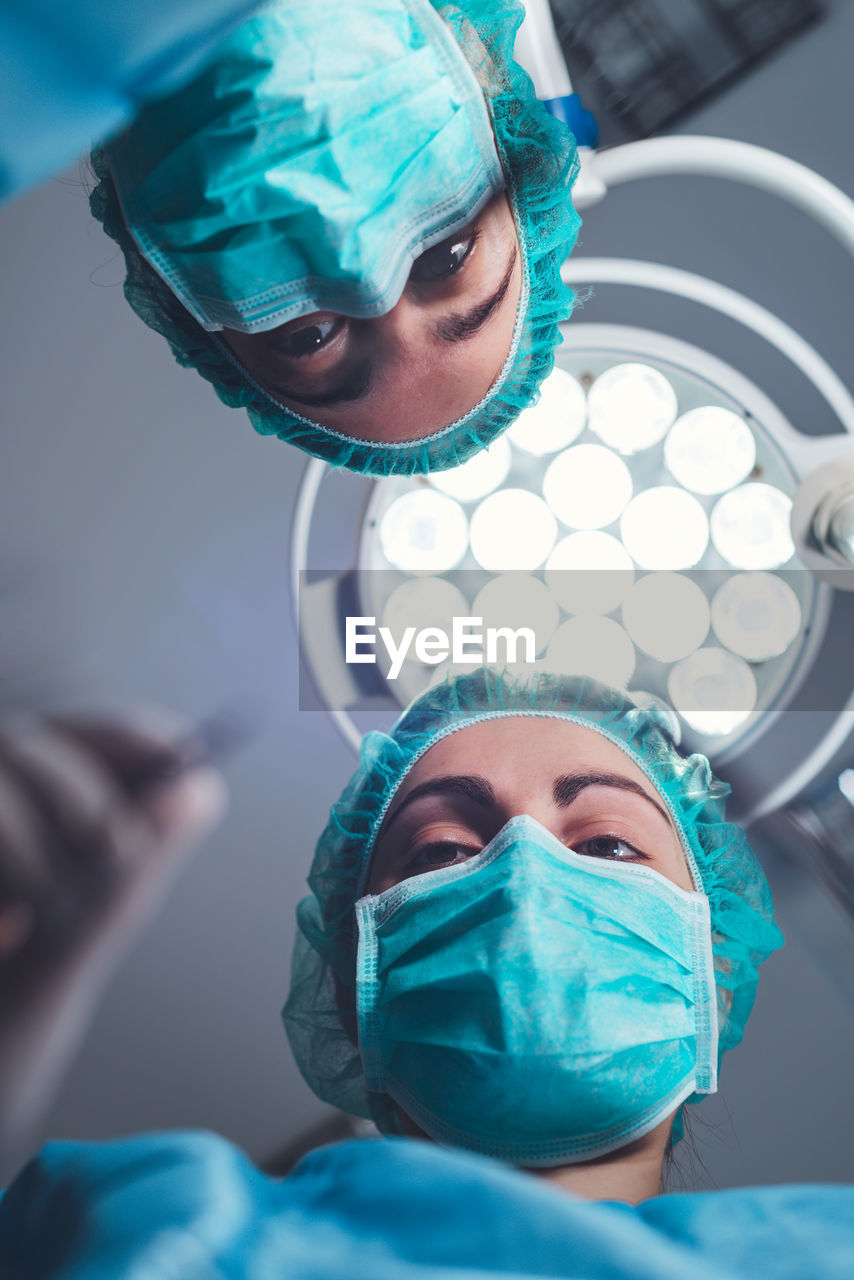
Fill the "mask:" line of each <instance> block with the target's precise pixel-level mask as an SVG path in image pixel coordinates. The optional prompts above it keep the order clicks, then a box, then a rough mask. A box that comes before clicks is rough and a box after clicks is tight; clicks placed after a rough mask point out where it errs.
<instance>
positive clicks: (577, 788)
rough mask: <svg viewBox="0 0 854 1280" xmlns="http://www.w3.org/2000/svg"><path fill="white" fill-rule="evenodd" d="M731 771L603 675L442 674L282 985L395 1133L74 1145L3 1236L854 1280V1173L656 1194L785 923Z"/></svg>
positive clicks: (343, 1266)
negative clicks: (717, 767) (733, 805)
mask: <svg viewBox="0 0 854 1280" xmlns="http://www.w3.org/2000/svg"><path fill="white" fill-rule="evenodd" d="M726 791H727V788H726V787H725V786H724V785H723V784H721V783H719V782H718V781H717V780H716V779H715V778H714V777H713V775H712V773H711V770H710V768H709V764H708V761H707V760H706V759H705V757H703V756H701V755H693V756H688V757H685V756H683V755H681V754H680V752H679V751H678V750H677V748H676V745H675V742H674V722H673V719H672V717H671V715H670V714H669V713H668V712H667V711H666V710H665V709H664V708H663V707H658V706H639V705H637V704H635V702H633V701H632V699H631V698H629V697H628V696H627V695H626V694H625V693H622V692H618V691H615V690H612V689H609V688H607V687H605V686H603V685H600V684H598V683H596V682H594V681H590V680H586V679H561V678H555V677H543V678H540V679H538V680H536V681H534V682H518V683H517V682H515V681H514V680H512V679H510V678H509V677H507V676H506V675H502V674H495V673H490V672H485V671H481V672H479V673H475V674H471V675H467V676H464V677H461V678H458V679H451V680H449V681H448V682H447V683H446V684H444V685H441V686H439V687H437V688H434V689H432V690H430V691H428V692H427V693H425V694H424V695H423V696H422V697H421V698H419V699H417V700H416V701H415V703H413V705H412V706H411V707H410V708H409V710H408V711H407V712H405V713H404V715H403V716H402V717H401V719H400V720H399V722H398V723H397V725H396V726H395V727H394V729H393V730H392V731H391V733H390V734H387V735H386V734H381V733H373V734H370V735H368V737H367V738H366V739H365V742H364V746H363V751H362V758H361V763H360V766H359V768H358V769H357V771H356V773H355V775H354V777H353V779H352V780H351V782H350V784H349V786H348V787H347V788H346V790H345V792H344V794H343V795H342V797H341V799H340V800H339V801H338V802H337V804H335V805H334V806H333V808H332V811H331V815H330V822H329V825H328V826H327V828H326V830H325V832H324V833H323V835H322V837H321V839H320V842H319V844H318V847H317V850H316V853H315V858H314V863H313V866H312V869H311V874H310V878H309V883H310V886H311V891H312V892H311V894H310V896H309V897H308V898H307V899H306V900H305V901H304V902H303V903H302V905H301V907H300V909H299V933H298V943H297V948H296V953H295V960H294V969H293V973H292V980H291V992H290V996H289V999H288V1002H287V1004H286V1006H285V1011H284V1017H285V1023H286V1027H287V1030H288V1035H289V1038H290V1041H291V1045H292V1047H293V1049H294V1052H295V1054H296V1057H297V1061H298V1062H299V1064H300V1067H301V1069H302V1071H303V1074H304V1075H305V1077H306V1079H307V1080H308V1082H309V1083H310V1084H311V1086H312V1088H313V1089H314V1090H315V1092H317V1093H318V1095H319V1096H320V1097H321V1098H323V1099H325V1100H326V1101H329V1102H331V1103H333V1104H334V1105H336V1106H340V1107H343V1108H344V1109H346V1110H348V1111H349V1112H351V1113H354V1114H357V1115H363V1116H370V1117H372V1118H373V1119H374V1120H375V1121H376V1123H377V1124H378V1126H379V1128H380V1129H381V1130H382V1132H383V1133H384V1134H385V1135H386V1136H387V1137H386V1140H385V1141H370V1140H360V1141H351V1142H346V1143H342V1144H339V1145H337V1146H332V1147H326V1148H321V1149H320V1150H318V1151H315V1152H313V1153H312V1154H311V1155H309V1156H308V1157H306V1158H305V1159H304V1160H303V1161H302V1162H301V1163H300V1164H299V1165H298V1166H297V1168H296V1169H295V1170H294V1172H293V1173H292V1174H291V1175H290V1176H289V1177H288V1178H286V1179H285V1180H284V1181H282V1182H275V1181H271V1180H270V1179H268V1178H267V1177H266V1176H264V1175H263V1174H261V1173H260V1172H259V1171H258V1170H257V1169H254V1168H253V1167H252V1166H251V1165H250V1164H249V1163H248V1161H246V1160H245V1158H244V1157H242V1156H241V1155H240V1154H239V1153H238V1152H237V1151H236V1150H235V1149H234V1148H233V1147H232V1146H231V1145H230V1144H228V1143H225V1142H223V1141H222V1140H221V1139H218V1138H214V1137H212V1136H211V1135H205V1134H161V1135H149V1136H145V1137H140V1138H136V1139H131V1140H126V1141H123V1142H117V1143H108V1144H92V1145H89V1146H87V1145H85V1144H66V1145H62V1144H60V1145H57V1146H54V1147H50V1148H48V1149H47V1150H46V1151H45V1152H44V1153H43V1155H42V1157H41V1158H40V1160H39V1161H37V1162H34V1163H33V1164H32V1165H31V1166H30V1167H29V1169H28V1170H26V1171H25V1172H24V1173H23V1174H22V1175H21V1177H20V1178H19V1179H18V1181H17V1182H16V1183H15V1185H14V1186H13V1187H12V1188H11V1190H10V1191H9V1192H8V1193H7V1197H6V1200H5V1202H4V1203H3V1205H2V1207H0V1261H4V1262H6V1263H7V1264H8V1263H9V1262H13V1263H15V1264H17V1265H19V1266H21V1267H25V1266H26V1264H27V1263H28V1261H29V1260H31V1259H32V1258H33V1257H38V1247H39V1246H38V1240H39V1232H40V1231H42V1232H43V1231H44V1230H45V1229H46V1226H47V1224H48V1223H52V1224H56V1225H55V1229H54V1237H53V1241H54V1243H53V1246H52V1247H53V1251H54V1252H53V1259H54V1261H53V1263H52V1268H53V1269H50V1268H45V1269H44V1270H42V1271H39V1272H38V1274H39V1275H40V1276H43V1275H44V1276H47V1275H50V1276H54V1275H55V1276H63V1277H73V1278H74V1280H77V1277H83V1276H85V1277H86V1278H87V1280H101V1278H102V1277H104V1280H106V1277H107V1276H116V1275H124V1274H130V1273H131V1270H133V1273H134V1274H141V1273H142V1270H143V1269H144V1270H145V1275H146V1276H147V1277H151V1280H156V1278H159V1277H161V1276H162V1277H166V1276H172V1275H176V1274H179V1275H181V1276H182V1277H195V1276H198V1277H202V1276H204V1277H209V1276H214V1275H216V1276H259V1277H261V1276H268V1275H269V1276H274V1275H275V1276H279V1275H286V1276H288V1277H289V1278H300V1280H301V1278H302V1277H305V1278H306V1280H308V1278H309V1277H310V1278H311V1280H327V1278H328V1280H333V1278H335V1280H339V1278H340V1277H341V1276H345V1275H346V1276H350V1275H366V1276H367V1275H369V1276H371V1277H372V1280H406V1278H407V1277H412V1280H416V1277H417V1280H451V1277H453V1280H462V1278H464V1277H469V1276H470V1277H471V1278H472V1280H475V1278H477V1280H482V1277H484V1276H487V1275H505V1274H512V1275H513V1276H518V1277H528V1276H530V1277H533V1276H551V1277H565V1278H566V1280H569V1278H570V1277H572V1278H573V1280H577V1277H579V1276H584V1277H585V1280H605V1278H606V1277H607V1280H685V1277H686V1276H690V1277H692V1280H736V1278H739V1280H747V1278H748V1277H749V1278H750V1280H755V1277H756V1276H758V1275H761V1276H762V1277H764V1278H768V1280H783V1278H784V1277H785V1278H787V1280H788V1278H790V1277H798V1280H800V1278H801V1277H805V1276H810V1277H818V1278H821V1280H843V1277H844V1278H845V1280H847V1277H848V1276H849V1275H850V1259H851V1250H852V1245H854V1191H852V1189H851V1188H847V1187H827V1186H824V1187H823V1186H798V1187H786V1186H774V1187H766V1188H748V1189H742V1190H732V1191H725V1192H707V1193H693V1194H680V1195H664V1196H662V1195H660V1194H659V1192H660V1190H661V1186H662V1169H663V1166H664V1163H665V1157H666V1153H667V1151H668V1149H669V1148H670V1146H671V1145H672V1144H673V1143H674V1142H677V1141H678V1140H679V1135H680V1132H681V1127H682V1124H683V1119H682V1112H683V1108H684V1107H685V1105H694V1104H696V1103H698V1102H700V1101H701V1099H702V1098H703V1097H704V1096H705V1095H706V1094H707V1093H710V1092H713V1091H714V1090H715V1088H716V1082H717V1072H718V1067H719V1063H720V1058H721V1055H722V1054H723V1053H724V1052H725V1051H726V1050H728V1049H730V1048H732V1047H734V1046H735V1045H736V1044H737V1043H738V1041H739V1040H740V1039H741V1035H742V1032H743V1029H744V1024H745V1022H746V1019H747V1017H748V1015H749V1013H750V1009H751V1007H752V1004H753V1000H754V996H755V992H756V986H757V970H758V966H759V965H760V964H761V963H762V961H763V960H764V959H765V958H766V957H767V956H768V954H769V953H770V952H771V951H773V950H774V949H775V948H776V947H778V946H779V945H780V944H781V941H782V940H781V937H780V935H779V932H778V930H777V929H776V926H775V925H774V923H773V919H772V911H771V901H770V895H769V891H768V886H767V883H766V881H765V878H764V876H763V874H762V871H761V869H760V868H759V865H758V863H757V862H756V859H755V857H754V855H753V854H752V852H751V850H750V848H749V845H748V843H747V841H746V839H745V836H744V833H743V832H742V831H741V830H740V829H739V828H738V827H736V826H733V825H732V824H729V823H727V822H726V821H725V819H724V813H723V801H724V797H725V794H726ZM63 1205H64V1206H65V1207H66V1213H65V1217H64V1219H60V1215H59V1210H61V1209H62V1207H63ZM68 1206H73V1207H74V1208H73V1212H71V1213H69V1212H68ZM4 1249H5V1253H4V1252H3V1250H4ZM15 1274H17V1273H15ZM21 1274H29V1273H28V1272H26V1270H22V1271H21Z"/></svg>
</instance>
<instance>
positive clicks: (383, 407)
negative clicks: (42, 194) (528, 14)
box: [91, 0, 578, 475]
mask: <svg viewBox="0 0 854 1280" xmlns="http://www.w3.org/2000/svg"><path fill="white" fill-rule="evenodd" d="M523 12H524V10H523V6H522V4H521V3H520V2H519V0H499V2H498V3H492V2H490V0H461V2H460V3H459V4H450V3H449V4H444V3H440V2H439V0H270V2H269V3H267V4H265V5H263V6H262V7H261V8H260V9H259V10H258V12H257V13H256V14H255V15H254V16H252V17H251V18H249V19H247V20H245V21H244V22H243V23H242V24H241V25H240V26H239V27H238V28H237V29H236V30H235V32H234V33H233V34H232V35H231V37H230V38H228V39H226V40H225V41H224V42H223V43H221V44H220V45H219V46H218V49H217V52H216V54H215V55H214V57H213V59H212V61H209V63H208V64H207V66H206V69H205V70H204V72H202V73H201V74H199V75H197V76H196V77H195V78H194V79H193V80H192V81H190V82H189V83H186V84H185V85H183V86H182V87H181V88H180V89H178V90H177V91H175V92H173V93H171V94H169V95H168V96H166V97H164V98H162V99H161V100H159V101H158V102H155V103H153V104H150V105H149V106H147V107H145V108H143V110H142V111H141V112H140V114H139V115H138V117H137V119H136V120H135V122H134V123H133V124H132V125H131V127H130V128H129V129H127V130H126V131H125V132H124V133H122V134H121V135H119V136H118V137H116V138H114V139H113V140H112V141H110V142H109V143H107V144H106V145H105V146H104V147H103V148H102V149H101V150H99V151H97V152H96V153H95V154H94V156H93V163H94V167H95V171H96V174H97V176H98V179H99V181H98V184H97V186H96V187H95V189H94V191H93V193H92V197H91V204H92V209H93V212H94V213H95V216H96V217H97V218H98V219H99V220H100V221H101V222H102V223H103V225H104V228H105V230H106V231H107V233H108V234H109V235H110V236H112V237H113V238H114V239H115V240H117V241H118V243H119V244H120V246H121V248H122V250H123V252H124V256H125V259H126V263H127V273H128V274H127V280H126V284H125V292H126V296H127V298H128V300H129V301H130V303H131V306H132V307H133V308H134V309H135V310H136V311H137V313H138V314H139V315H140V316H141V318H142V319H143V320H144V321H145V322H146V323H147V324H149V325H150V326H151V327H152V328H154V329H156V330H157V331H158V332H160V333H162V334H163V335H164V336H165V337H166V338H167V340H168V342H169V344H170V346H171V348H172V351H173V353H174V355H175V357H176V358H177V360H178V361H179V362H180V363H181V364H184V365H188V366H192V367H194V368H196V369H197V370H198V371H199V373H201V374H202V376H203V377H205V378H206V379H208V380H209V381H210V382H211V383H212V384H213V386H214V389H215V390H216V392H217V394H218V396H219V397H220V399H222V400H223V401H225V403H226V404H229V405H232V406H241V407H244V408H246V409H247V411H248V413H249V417H250V419H251V422H252V424H253V426H254V427H255V428H256V430H258V431H259V432H261V433H262V434H267V435H275V436H278V437H279V439H281V440H285V441H288V442H290V443H292V444H296V445H298V446H299V447H300V448H301V449H304V450H306V451H307V452H309V453H311V454H313V455H314V456H316V457H319V458H323V459H324V460H326V461H327V462H329V463H331V464H332V465H336V466H345V467H349V468H350V469H352V470H355V471H360V472H366V473H369V474H372V475H392V474H410V473H413V472H426V471H430V470H435V469H443V468H446V467H452V466H456V465H457V464H459V463H461V462H464V461H465V460H466V459H467V458H469V457H470V456H471V455H472V454H473V453H475V452H477V451H478V450H479V449H482V448H484V447H486V446H487V445H488V444H489V443H490V442H491V441H492V440H493V439H494V438H495V437H496V436H497V435H498V434H500V433H501V432H502V431H503V430H504V429H505V428H506V427H507V426H508V425H509V424H510V423H511V422H512V421H513V419H514V418H515V417H516V415H517V414H518V413H519V412H520V411H521V409H522V408H524V407H525V406H526V405H528V404H529V403H531V402H532V400H533V399H534V398H535V396H536V394H537V390H538V388H539V386H540V384H541V382H542V381H543V379H544V378H545V376H546V375H547V373H548V372H549V370H550V369H551V367H552V363H553V352H554V348H555V346H556V345H557V343H558V342H559V341H560V334H559V328H558V326H559V323H560V322H561V321H563V320H565V319H567V318H568V316H569V312H570V309H571V302H572V296H571V294H570V292H569V290H568V289H567V288H566V287H565V286H564V285H563V284H562V283H561V280H560V267H561V264H562V262H563V260H564V259H565V257H566V256H567V254H568V253H569V251H570V249H571V247H572V244H573V242H574V240H575V236H576V233H577V228H578V217H577V215H576V213H575V211H574V209H573V206H572V201H571V196H570V188H571V185H572V182H573V180H574V177H575V173H576V169H577V160H576V153H575V145H574V142H573V139H572V135H571V134H570V133H569V131H568V130H567V129H566V127H565V125H563V124H561V123H559V122H557V121H556V120H554V119H553V118H552V117H550V116H549V115H548V113H547V112H546V110H545V108H544V107H543V106H542V104H540V103H539V102H538V101H537V99H536V96H535V94H534V90H533V86H532V85H531V82H530V80H529V79H528V77H527V76H526V75H525V73H524V72H523V71H521V69H520V68H519V67H518V66H517V64H516V63H515V62H514V60H513V56H512V54H513V44H514V38H515V33H516V29H517V27H518V25H519V23H520V21H521V18H522V16H523Z"/></svg>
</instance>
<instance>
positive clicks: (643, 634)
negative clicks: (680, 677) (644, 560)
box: [622, 573, 709, 662]
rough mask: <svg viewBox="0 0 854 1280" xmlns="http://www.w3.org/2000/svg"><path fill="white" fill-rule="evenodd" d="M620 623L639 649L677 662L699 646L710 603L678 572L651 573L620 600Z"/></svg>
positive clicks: (705, 631)
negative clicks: (621, 615)
mask: <svg viewBox="0 0 854 1280" xmlns="http://www.w3.org/2000/svg"><path fill="white" fill-rule="evenodd" d="M622 614H623V626H624V627H625V628H626V630H627V631H628V633H629V635H630V636H631V638H632V640H633V641H634V642H635V644H636V645H637V646H638V648H639V649H643V651H644V652H645V653H648V654H649V655H650V657H652V658H657V659H658V661H659V662H676V661H678V659H680V658H687V657H688V655H689V654H691V653H693V652H694V650H695V649H698V648H699V647H700V645H701V644H702V643H703V641H704V640H705V638H706V636H707V635H708V632H709V602H708V599H707V598H706V593H705V592H704V591H703V590H702V588H701V587H699V586H698V585H697V583H696V582H692V580H691V579H690V578H686V577H685V575H684V574H681V573H650V574H647V575H646V577H644V578H641V579H640V581H638V582H636V583H635V585H634V586H633V587H632V589H631V591H630V592H629V593H628V595H627V596H626V599H625V600H624V601H623V610H622Z"/></svg>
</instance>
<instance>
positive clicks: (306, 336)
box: [278, 315, 345, 358]
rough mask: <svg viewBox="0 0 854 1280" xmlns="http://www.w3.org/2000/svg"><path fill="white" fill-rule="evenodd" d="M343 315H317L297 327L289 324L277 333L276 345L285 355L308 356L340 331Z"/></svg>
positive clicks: (343, 322)
mask: <svg viewBox="0 0 854 1280" xmlns="http://www.w3.org/2000/svg"><path fill="white" fill-rule="evenodd" d="M344 324H345V319H344V316H332V315H330V316H318V317H316V318H313V319H311V320H310V321H309V322H308V323H306V324H303V325H301V326H299V327H294V328H291V327H290V326H289V327H288V328H287V329H286V330H284V331H283V332H282V333H281V334H279V340H278V347H279V350H280V351H281V352H282V354H283V355H286V356H296V357H297V358H298V357H300V356H310V355H313V354H314V353H315V351H320V350H321V348H322V347H325V346H326V345H327V343H329V342H331V341H332V339H333V338H334V337H335V336H336V335H337V334H338V333H340V331H341V329H342V328H343V326H344Z"/></svg>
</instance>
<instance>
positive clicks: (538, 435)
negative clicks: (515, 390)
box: [507, 369, 587, 458]
mask: <svg viewBox="0 0 854 1280" xmlns="http://www.w3.org/2000/svg"><path fill="white" fill-rule="evenodd" d="M586 418H587V397H586V396H585V394H584V391H583V389H582V386H581V383H580V382H579V381H578V380H577V378H573V376H572V374H571V373H567V372H566V370H565V369H553V370H552V372H551V373H550V374H549V376H548V377H547V378H546V380H545V382H544V383H543V385H542V387H541V388H540V398H539V400H538V401H537V403H536V404H535V405H532V407H531V408H530V409H525V410H524V411H523V412H522V413H520V414H519V417H518V418H517V419H516V421H515V422H514V423H513V425H512V427H510V429H509V430H508V432H507V439H508V440H510V441H511V443H512V444H514V445H516V447H517V449H521V450H522V451H523V452H524V453H531V454H534V456H535V457H538V458H540V457H542V456H543V454H546V453H555V452H556V451H557V450H558V449H565V448H566V446H567V445H568V444H572V442H573V440H575V439H576V437H577V436H579V435H580V434H581V432H582V430H583V429H584V422H585V419H586Z"/></svg>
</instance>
